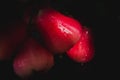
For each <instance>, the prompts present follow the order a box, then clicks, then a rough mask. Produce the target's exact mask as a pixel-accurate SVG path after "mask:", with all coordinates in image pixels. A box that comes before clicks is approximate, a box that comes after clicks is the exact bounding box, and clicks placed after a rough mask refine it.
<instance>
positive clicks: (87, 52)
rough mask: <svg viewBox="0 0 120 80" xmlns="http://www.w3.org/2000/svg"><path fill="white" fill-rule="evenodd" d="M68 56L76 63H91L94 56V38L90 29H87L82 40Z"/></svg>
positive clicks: (68, 52)
mask: <svg viewBox="0 0 120 80" xmlns="http://www.w3.org/2000/svg"><path fill="white" fill-rule="evenodd" d="M67 55H68V56H69V57H70V58H71V59H72V60H74V61H76V62H81V63H86V62H89V61H90V60H91V59H92V58H93V56H94V44H93V37H92V34H91V31H90V29H88V28H85V29H84V30H83V34H82V37H81V39H80V40H79V41H78V42H77V43H76V44H75V45H74V46H73V47H72V48H71V49H70V50H68V51H67Z"/></svg>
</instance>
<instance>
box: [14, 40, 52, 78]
mask: <svg viewBox="0 0 120 80" xmlns="http://www.w3.org/2000/svg"><path fill="white" fill-rule="evenodd" d="M53 65H54V58H53V55H52V54H50V53H49V52H48V51H47V50H46V49H44V48H43V47H41V46H40V45H39V44H38V43H37V42H36V40H34V39H33V38H31V39H29V40H28V41H27V42H25V44H24V46H23V48H22V49H21V50H20V52H19V54H18V55H17V56H16V58H15V59H14V63H13V68H14V71H15V73H16V74H17V75H18V76H20V77H25V76H30V75H31V73H32V70H35V71H45V70H49V69H50V68H51V67H52V66H53Z"/></svg>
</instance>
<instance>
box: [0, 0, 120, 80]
mask: <svg viewBox="0 0 120 80" xmlns="http://www.w3.org/2000/svg"><path fill="white" fill-rule="evenodd" d="M48 2H49V3H50V6H52V7H53V8H55V9H56V10H58V11H60V12H62V13H64V14H67V15H70V16H73V17H74V18H75V19H77V20H79V21H80V22H81V23H82V25H83V26H87V27H90V28H91V29H92V31H93V34H94V43H95V56H94V58H93V60H92V61H91V62H89V63H86V64H84V65H81V64H80V63H76V62H74V61H72V60H71V59H69V58H68V57H67V56H66V55H63V58H59V57H58V56H56V57H55V66H54V67H53V68H52V69H51V70H50V71H49V72H48V73H44V74H41V73H38V72H35V73H34V74H33V75H32V76H30V78H29V79H28V80H68V79H71V80H86V79H87V80H88V79H91V80H92V79H95V80H98V79H101V80H103V79H106V78H107V79H108V78H111V79H112V80H116V78H117V77H118V74H117V72H118V71H119V66H118V64H119V56H118V54H119V52H118V51H119V49H118V48H119V47H117V46H119V45H118V42H119V39H118V38H119V29H118V28H119V26H120V15H119V3H118V2H115V1H111V2H110V1H105V0H103V1H102V0H96V1H91V0H89V1H88V0H51V1H49V0H48ZM36 3H37V4H40V5H43V4H45V3H46V2H45V1H40V0H34V2H32V0H30V1H28V2H26V3H20V2H19V1H17V0H4V1H0V4H1V5H0V6H1V7H0V9H1V10H0V20H1V21H0V22H1V23H0V25H4V24H7V22H9V21H11V20H14V19H16V18H21V15H22V12H23V11H24V7H26V6H28V5H32V4H36ZM0 29H1V28H0ZM0 80H21V79H20V78H19V77H18V76H17V75H15V73H14V72H13V68H12V60H10V61H1V62H0Z"/></svg>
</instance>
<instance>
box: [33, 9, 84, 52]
mask: <svg viewBox="0 0 120 80" xmlns="http://www.w3.org/2000/svg"><path fill="white" fill-rule="evenodd" d="M35 24H36V26H37V29H38V30H39V32H40V34H41V35H42V36H43V37H42V38H43V41H44V43H45V46H46V47H47V48H48V50H49V51H51V52H53V53H64V52H66V50H68V49H70V48H71V47H72V46H73V45H74V44H75V43H76V42H77V41H78V40H79V39H80V37H81V32H82V26H81V24H80V23H79V22H78V21H77V20H75V19H73V18H71V17H68V16H65V15H63V14H62V13H59V12H58V11H56V10H53V9H51V8H49V9H48V8H47V9H42V10H41V11H39V14H38V16H36V20H35Z"/></svg>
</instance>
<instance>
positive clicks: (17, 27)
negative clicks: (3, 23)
mask: <svg viewBox="0 0 120 80" xmlns="http://www.w3.org/2000/svg"><path fill="white" fill-rule="evenodd" d="M7 26H8V27H6V28H5V29H4V30H3V31H1V32H0V60H5V59H9V58H10V57H11V55H12V52H13V51H14V50H15V48H16V47H17V46H18V45H19V44H20V43H21V42H22V41H23V40H24V38H25V36H26V26H27V25H26V24H25V23H23V22H21V21H18V22H17V21H16V22H14V23H10V24H7Z"/></svg>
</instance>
